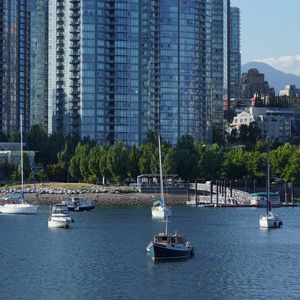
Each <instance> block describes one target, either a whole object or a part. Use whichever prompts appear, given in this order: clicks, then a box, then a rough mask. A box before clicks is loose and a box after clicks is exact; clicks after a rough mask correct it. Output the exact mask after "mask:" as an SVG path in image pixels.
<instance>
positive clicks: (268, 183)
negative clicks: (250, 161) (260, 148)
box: [267, 137, 271, 213]
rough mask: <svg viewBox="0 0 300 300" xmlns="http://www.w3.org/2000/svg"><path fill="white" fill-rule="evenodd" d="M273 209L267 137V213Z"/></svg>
mask: <svg viewBox="0 0 300 300" xmlns="http://www.w3.org/2000/svg"><path fill="white" fill-rule="evenodd" d="M269 210H271V206H270V145H269V137H267V213H268V212H269Z"/></svg>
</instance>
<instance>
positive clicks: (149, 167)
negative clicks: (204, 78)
mask: <svg viewBox="0 0 300 300" xmlns="http://www.w3.org/2000/svg"><path fill="white" fill-rule="evenodd" d="M249 132H250V133H251V132H252V131H249ZM245 135H246V133H245V134H244V137H243V138H245ZM15 139H16V141H18V136H16V137H15ZM26 145H27V146H28V147H27V148H28V149H30V150H33V151H36V163H37V164H38V165H39V166H40V170H39V171H38V172H37V173H36V174H35V178H36V179H37V180H39V181H45V180H51V181H69V180H70V181H80V182H90V183H102V182H103V180H104V181H105V182H108V181H109V182H113V183H115V184H124V183H128V182H133V181H135V180H136V178H137V176H138V175H140V174H157V173H159V162H158V138H157V135H156V134H155V133H149V135H148V139H147V141H145V143H144V144H143V145H141V147H137V146H135V145H133V146H130V147H129V146H126V145H125V144H124V143H122V142H121V141H118V142H116V143H115V144H114V145H99V144H97V143H96V142H95V141H93V140H91V139H83V140H80V139H79V138H78V137H63V136H62V135H58V134H53V135H49V136H48V135H47V133H46V131H45V130H44V129H43V128H42V127H41V126H38V125H35V126H33V127H32V129H31V130H30V132H29V133H28V135H26ZM266 147H267V143H266V141H265V140H264V139H261V140H258V139H257V140H256V142H253V143H240V142H238V143H235V144H230V143H228V142H227V143H223V144H217V143H214V144H212V145H210V146H209V145H206V144H204V143H203V142H201V141H194V140H193V138H192V137H191V136H189V135H186V136H182V137H181V138H180V139H179V140H178V142H177V144H176V145H175V146H171V145H170V144H168V143H167V142H165V141H162V155H163V166H162V167H163V172H164V174H177V175H178V176H179V177H180V178H182V179H183V180H196V179H197V180H217V179H224V180H234V181H241V180H244V179H249V180H250V179H252V180H256V182H257V183H258V184H265V180H266ZM299 166H300V146H299V145H297V144H293V143H284V144H280V143H274V144H272V145H271V151H270V168H271V175H272V177H273V178H281V179H282V180H285V181H288V182H292V181H293V182H295V183H300V168H299ZM0 169H1V172H0V173H1V174H0V176H1V177H2V180H3V179H5V180H6V181H8V180H14V181H16V180H18V179H19V178H20V167H14V166H11V165H9V164H8V163H4V164H2V165H1V168H0ZM24 169H25V176H24V177H25V178H26V179H27V180H31V179H32V172H31V170H30V165H29V159H28V157H27V158H26V152H25V153H24Z"/></svg>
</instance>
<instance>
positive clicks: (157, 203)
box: [153, 199, 165, 206]
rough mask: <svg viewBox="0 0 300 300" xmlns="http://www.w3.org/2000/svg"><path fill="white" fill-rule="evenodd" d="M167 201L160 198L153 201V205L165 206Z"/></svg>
mask: <svg viewBox="0 0 300 300" xmlns="http://www.w3.org/2000/svg"><path fill="white" fill-rule="evenodd" d="M164 205H165V201H164V200H163V199H159V200H156V201H154V202H153V206H164Z"/></svg>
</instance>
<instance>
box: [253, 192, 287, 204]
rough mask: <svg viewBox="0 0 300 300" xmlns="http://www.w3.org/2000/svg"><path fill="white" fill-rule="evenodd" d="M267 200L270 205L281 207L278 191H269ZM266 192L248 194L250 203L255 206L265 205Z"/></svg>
mask: <svg viewBox="0 0 300 300" xmlns="http://www.w3.org/2000/svg"><path fill="white" fill-rule="evenodd" d="M269 201H270V204H271V206H272V207H281V206H282V203H281V201H280V195H279V193H278V192H275V193H274V192H269ZM267 202H268V201H267V192H258V193H252V194H250V205H252V206H255V207H267Z"/></svg>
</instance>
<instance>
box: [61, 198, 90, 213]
mask: <svg viewBox="0 0 300 300" xmlns="http://www.w3.org/2000/svg"><path fill="white" fill-rule="evenodd" d="M62 204H65V205H67V206H68V209H69V210H71V211H85V210H93V209H95V205H94V203H93V201H91V200H88V199H83V198H79V197H72V198H71V199H70V200H67V201H62Z"/></svg>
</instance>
